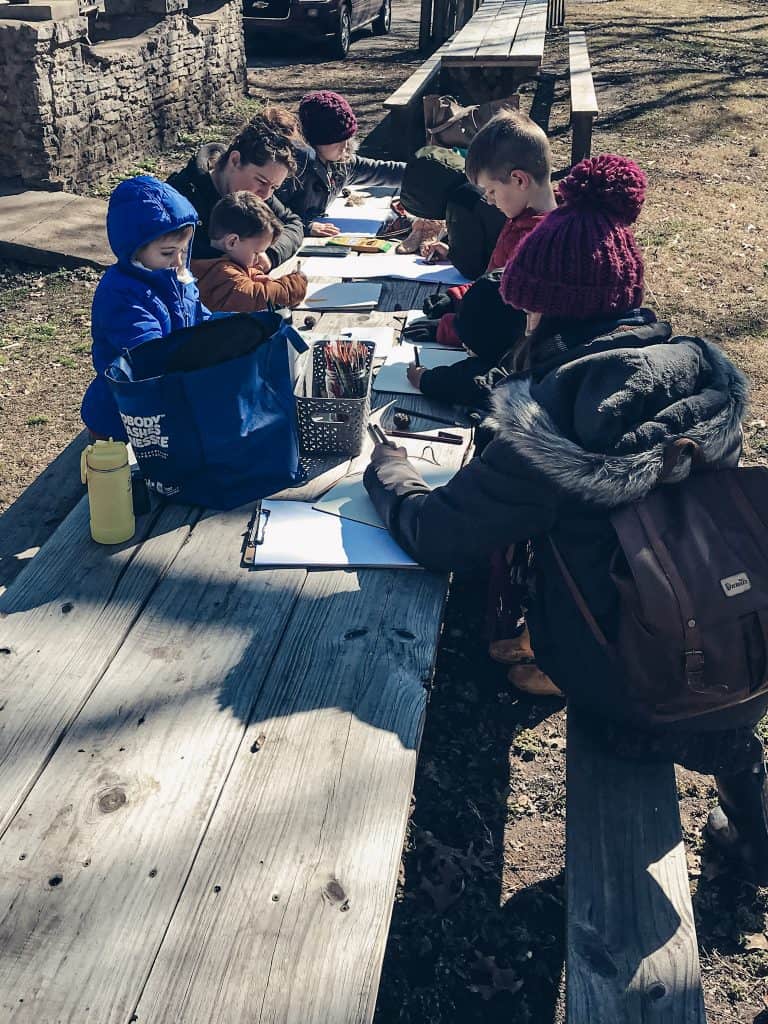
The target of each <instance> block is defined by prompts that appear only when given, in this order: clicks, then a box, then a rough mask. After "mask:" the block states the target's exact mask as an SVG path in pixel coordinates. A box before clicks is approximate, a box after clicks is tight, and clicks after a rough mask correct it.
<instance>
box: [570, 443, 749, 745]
mask: <svg viewBox="0 0 768 1024" xmlns="http://www.w3.org/2000/svg"><path fill="white" fill-rule="evenodd" d="M676 444H677V446H678V453H679V451H680V450H681V445H682V446H686V445H687V446H693V442H691V441H688V440H687V439H684V440H683V441H682V442H677V443H676ZM611 524H612V526H613V528H614V530H615V531H616V536H617V538H618V547H617V549H616V551H615V553H614V556H613V558H612V562H611V566H610V574H611V578H612V579H613V582H614V584H615V585H616V589H617V591H618V596H619V618H618V630H617V635H616V637H615V640H614V641H613V643H611V642H609V641H608V639H607V638H606V636H605V635H604V633H603V631H602V629H601V628H600V626H599V624H598V623H597V621H596V620H595V618H594V616H593V615H592V613H591V612H590V610H589V608H588V607H587V604H586V602H585V601H584V598H583V596H582V594H581V592H580V590H579V588H578V586H577V584H576V582H575V580H574V579H573V577H572V576H571V574H570V572H569V570H568V568H567V566H566V564H565V562H564V560H563V558H562V556H561V554H560V552H559V551H558V549H557V546H556V545H555V543H554V541H552V548H553V551H554V554H555V559H556V561H557V564H558V566H559V568H560V571H561V572H562V574H563V577H564V579H565V582H566V584H567V586H568V589H569V591H570V593H571V596H572V597H573V599H574V601H575V603H576V605H577V607H578V608H579V611H580V612H581V614H582V616H583V617H584V619H585V621H586V623H587V625H588V626H589V628H590V630H591V632H592V634H593V635H594V637H595V639H596V640H597V641H598V643H599V644H600V645H601V646H602V647H603V648H604V649H605V650H606V652H607V653H608V654H609V656H610V657H611V659H612V660H613V661H614V663H615V665H616V669H617V672H618V673H620V675H619V677H618V679H619V680H620V682H621V684H622V686H623V688H624V690H625V693H626V697H627V701H628V703H629V705H630V708H628V710H629V711H630V713H631V715H632V717H634V718H636V719H637V720H638V721H641V722H643V723H644V724H650V725H659V724H661V723H668V722H680V721H685V720H692V719H700V722H698V723H691V724H692V725H693V724H696V725H699V724H701V725H702V727H706V725H704V724H703V723H704V719H703V718H702V716H712V719H715V718H717V717H719V715H718V713H719V712H722V711H723V710H725V709H733V710H734V711H737V710H738V707H737V706H738V705H746V704H747V703H748V702H749V703H751V702H756V701H759V700H764V699H765V697H766V694H768V470H766V469H761V468H749V469H721V470H712V471H710V472H701V473H694V474H692V475H691V476H690V477H688V479H686V480H684V481H683V482H681V483H675V484H669V485H666V486H661V487H657V488H656V489H655V490H654V491H652V492H651V493H650V494H649V495H648V496H647V497H646V498H644V499H643V500H642V501H638V502H634V503H632V504H630V505H626V506H624V507H622V508H620V509H618V510H617V511H615V512H614V513H613V514H612V515H611ZM744 710H746V708H745V709H744ZM731 717H733V716H731ZM712 727H717V726H716V725H715V726H712Z"/></svg>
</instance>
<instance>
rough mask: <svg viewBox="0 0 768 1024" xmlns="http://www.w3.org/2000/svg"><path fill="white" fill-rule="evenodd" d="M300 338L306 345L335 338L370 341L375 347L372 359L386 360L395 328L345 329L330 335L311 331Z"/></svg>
mask: <svg viewBox="0 0 768 1024" xmlns="http://www.w3.org/2000/svg"><path fill="white" fill-rule="evenodd" d="M398 333H399V332H398ZM302 337H303V338H304V340H305V341H306V342H307V344H308V345H314V344H315V342H316V341H330V340H332V339H335V338H345V339H346V338H348V339H349V340H350V341H372V342H373V343H374V345H375V346H376V351H375V352H374V354H373V357H374V359H386V357H387V356H388V355H389V353H390V352H391V350H392V346H393V345H394V343H395V328H394V327H346V328H344V330H341V331H333V332H332V333H327V332H325V333H323V332H322V331H320V332H317V331H313V332H312V333H311V334H302Z"/></svg>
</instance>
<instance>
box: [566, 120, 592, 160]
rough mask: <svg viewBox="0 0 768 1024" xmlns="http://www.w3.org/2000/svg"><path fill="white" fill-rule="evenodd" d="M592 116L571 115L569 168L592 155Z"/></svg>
mask: <svg viewBox="0 0 768 1024" xmlns="http://www.w3.org/2000/svg"><path fill="white" fill-rule="evenodd" d="M593 119H594V117H593V115H592V114H571V130H572V132H573V139H572V142H571V166H573V164H577V163H578V162H579V161H580V160H584V159H585V157H588V156H590V155H591V153H592V121H593Z"/></svg>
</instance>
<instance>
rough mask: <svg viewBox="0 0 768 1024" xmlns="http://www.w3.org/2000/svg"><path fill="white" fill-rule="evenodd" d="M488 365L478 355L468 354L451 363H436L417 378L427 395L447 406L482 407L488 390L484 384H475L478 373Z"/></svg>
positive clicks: (482, 371)
mask: <svg viewBox="0 0 768 1024" xmlns="http://www.w3.org/2000/svg"><path fill="white" fill-rule="evenodd" d="M490 369H491V364H490V363H489V362H488V361H487V360H485V359H480V358H479V356H467V358H466V359H462V360H461V362H458V363H453V365H452V366H436V367H435V368H434V370H425V371H424V373H422V375H421V380H420V381H419V389H420V390H421V393H422V394H423V395H426V396H427V398H434V399H435V400H436V401H438V402H448V404H449V405H453V404H457V405H468V406H471V407H472V408H480V407H484V406H485V404H486V402H487V399H488V395H489V390H488V387H487V385H485V384H484V383H479V384H478V383H477V381H476V379H475V378H477V377H478V376H482V375H485V374H487V373H488V371H489V370H490Z"/></svg>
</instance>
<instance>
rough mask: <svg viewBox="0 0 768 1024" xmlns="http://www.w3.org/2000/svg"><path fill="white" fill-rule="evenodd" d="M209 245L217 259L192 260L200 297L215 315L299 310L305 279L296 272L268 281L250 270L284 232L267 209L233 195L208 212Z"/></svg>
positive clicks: (257, 201)
mask: <svg viewBox="0 0 768 1024" xmlns="http://www.w3.org/2000/svg"><path fill="white" fill-rule="evenodd" d="M208 230H209V237H210V239H211V245H212V246H213V247H214V248H215V249H219V250H220V251H221V253H222V256H221V258H220V259H215V260H192V273H193V274H194V275H195V277H196V278H197V286H198V288H199V290H200V295H201V296H205V298H204V300H203V301H204V302H205V304H206V305H207V306H208V308H209V309H210V310H212V311H215V312H224V313H254V312H257V311H258V310H260V309H266V308H267V306H268V305H269V304H270V303H271V304H272V305H273V306H298V304H299V303H300V302H301V301H302V299H303V298H304V296H305V295H306V294H307V279H306V277H305V276H304V275H303V274H301V273H299V272H295V273H293V274H283V276H282V277H278V278H274V279H273V278H270V277H269V276H268V275H267V274H265V273H264V272H263V271H262V270H260V269H259V268H258V267H256V266H254V263H255V260H256V257H257V256H258V255H259V253H262V252H266V250H267V249H268V248H269V247H270V246H271V245H273V244H274V241H275V239H276V238H277V236H278V235H279V234H280V232H281V230H282V225H281V223H280V221H279V220H278V218H277V217H276V216H275V215H274V213H272V211H271V210H270V208H269V207H268V206H267V204H266V203H265V202H264V201H263V200H262V199H259V198H258V197H257V196H255V195H253V193H251V192H232V193H231V194H230V195H228V196H224V198H223V199H220V200H219V201H218V203H216V205H215V206H214V208H213V210H212V211H211V220H210V225H209V229H208Z"/></svg>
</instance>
